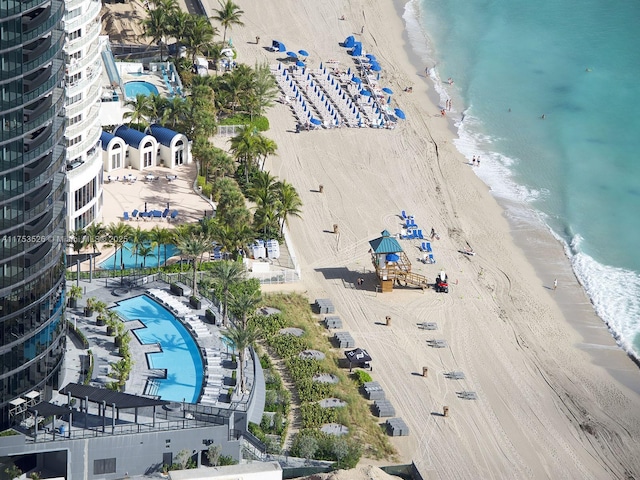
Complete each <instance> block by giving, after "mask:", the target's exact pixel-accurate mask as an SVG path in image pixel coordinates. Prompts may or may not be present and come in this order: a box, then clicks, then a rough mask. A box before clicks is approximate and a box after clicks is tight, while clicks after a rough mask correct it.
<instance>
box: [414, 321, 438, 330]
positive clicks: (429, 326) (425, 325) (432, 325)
mask: <svg viewBox="0 0 640 480" xmlns="http://www.w3.org/2000/svg"><path fill="white" fill-rule="evenodd" d="M418 327H419V328H421V329H422V330H437V329H438V324H437V323H436V322H422V323H419V324H418Z"/></svg>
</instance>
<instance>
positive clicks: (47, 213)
mask: <svg viewBox="0 0 640 480" xmlns="http://www.w3.org/2000/svg"><path fill="white" fill-rule="evenodd" d="M63 13H64V4H63V2H62V1H56V0H49V1H24V2H20V1H12V0H0V122H1V123H0V184H1V185H2V188H1V190H0V427H4V426H6V425H8V424H9V423H10V421H11V419H10V418H9V402H11V401H12V400H15V399H17V398H20V397H21V396H23V395H25V394H26V393H28V392H30V391H32V390H37V391H39V392H40V393H41V395H42V398H49V397H50V395H51V391H52V388H57V387H58V385H57V382H58V373H59V371H60V367H61V364H62V359H63V354H64V338H65V324H64V320H63V307H64V272H65V239H66V232H65V224H66V203H65V202H66V201H65V155H64V152H65V150H64V146H63V141H62V140H63V134H64V127H65V119H64V108H63V107H64V54H63V50H62V47H63V45H64V32H63V29H62V21H61V20H62V16H63Z"/></svg>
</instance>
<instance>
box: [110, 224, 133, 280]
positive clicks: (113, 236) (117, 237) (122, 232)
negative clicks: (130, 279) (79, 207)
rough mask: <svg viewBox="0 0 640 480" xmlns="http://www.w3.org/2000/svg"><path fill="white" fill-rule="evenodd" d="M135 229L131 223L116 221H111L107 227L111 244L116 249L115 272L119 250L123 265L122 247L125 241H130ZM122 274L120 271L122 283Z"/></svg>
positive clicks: (114, 257)
mask: <svg viewBox="0 0 640 480" xmlns="http://www.w3.org/2000/svg"><path fill="white" fill-rule="evenodd" d="M132 230H133V229H132V228H131V226H130V225H126V224H124V223H122V222H119V223H115V222H111V223H110V224H109V226H108V227H107V239H108V241H109V244H110V245H111V246H113V247H114V248H115V249H116V251H115V253H114V254H113V271H114V273H115V270H116V261H117V257H118V250H120V265H121V266H122V262H123V260H122V259H123V256H122V247H123V245H124V244H125V243H127V242H128V241H129V238H130V237H131V231H132ZM122 275H123V272H122V271H121V272H120V282H121V283H122V278H123V277H122Z"/></svg>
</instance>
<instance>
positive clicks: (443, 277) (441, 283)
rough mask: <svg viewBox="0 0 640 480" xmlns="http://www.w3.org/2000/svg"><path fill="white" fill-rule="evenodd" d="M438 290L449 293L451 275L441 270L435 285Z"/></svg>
mask: <svg viewBox="0 0 640 480" xmlns="http://www.w3.org/2000/svg"><path fill="white" fill-rule="evenodd" d="M433 288H434V289H435V291H436V292H438V293H440V292H444V293H449V277H448V276H447V274H446V273H444V272H440V274H439V275H438V276H437V277H436V284H435V285H434V286H433Z"/></svg>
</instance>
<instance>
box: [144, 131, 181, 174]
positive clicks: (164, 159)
mask: <svg viewBox="0 0 640 480" xmlns="http://www.w3.org/2000/svg"><path fill="white" fill-rule="evenodd" d="M147 133H148V134H150V135H151V136H152V137H153V138H155V139H156V140H157V141H158V147H159V149H158V150H159V152H160V162H161V163H162V164H164V166H165V167H168V168H174V167H177V166H178V165H184V164H188V163H191V151H190V148H189V147H190V145H189V139H188V138H187V137H186V136H185V135H183V134H182V133H178V132H175V131H173V130H171V129H170V128H166V127H163V126H161V125H158V124H153V125H151V126H150V127H149V128H148V129H147Z"/></svg>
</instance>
